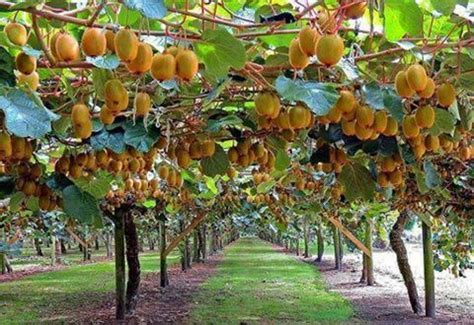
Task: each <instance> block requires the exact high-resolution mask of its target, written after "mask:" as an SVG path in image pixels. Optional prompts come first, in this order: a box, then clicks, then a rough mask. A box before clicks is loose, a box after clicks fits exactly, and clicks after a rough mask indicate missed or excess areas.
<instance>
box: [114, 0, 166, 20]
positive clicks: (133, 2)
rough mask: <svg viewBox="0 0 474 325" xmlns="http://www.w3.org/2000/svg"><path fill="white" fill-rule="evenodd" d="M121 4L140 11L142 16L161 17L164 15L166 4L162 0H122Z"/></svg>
mask: <svg viewBox="0 0 474 325" xmlns="http://www.w3.org/2000/svg"><path fill="white" fill-rule="evenodd" d="M123 4H124V5H125V6H127V7H129V8H130V9H134V10H138V11H140V12H141V13H142V14H143V16H145V17H147V18H152V19H161V18H163V17H164V16H166V12H167V10H166V6H165V3H164V1H163V0H124V1H123Z"/></svg>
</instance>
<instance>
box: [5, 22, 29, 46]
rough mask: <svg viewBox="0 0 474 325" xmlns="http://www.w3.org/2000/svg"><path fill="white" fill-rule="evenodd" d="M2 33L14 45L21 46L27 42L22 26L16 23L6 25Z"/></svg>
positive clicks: (24, 29)
mask: <svg viewBox="0 0 474 325" xmlns="http://www.w3.org/2000/svg"><path fill="white" fill-rule="evenodd" d="M3 31H4V32H5V34H6V35H7V38H8V40H9V41H10V42H12V43H13V44H15V45H18V46H23V45H25V44H26V42H27V41H28V33H27V31H26V28H25V26H23V25H22V24H19V23H16V22H12V23H8V24H7V25H6V26H5V28H4V29H3Z"/></svg>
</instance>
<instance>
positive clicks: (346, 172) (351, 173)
mask: <svg viewBox="0 0 474 325" xmlns="http://www.w3.org/2000/svg"><path fill="white" fill-rule="evenodd" d="M338 180H339V181H340V182H341V184H342V186H343V187H344V195H345V196H346V198H347V199H348V200H349V201H354V200H356V199H358V198H361V199H364V200H370V199H372V197H373V195H374V192H375V182H374V180H373V179H372V176H371V174H370V171H369V170H368V169H367V168H365V167H364V166H363V165H361V164H360V163H353V164H346V165H345V166H344V167H343V168H342V171H341V173H340V174H339V177H338Z"/></svg>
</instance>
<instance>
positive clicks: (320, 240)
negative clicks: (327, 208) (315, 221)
mask: <svg viewBox="0 0 474 325" xmlns="http://www.w3.org/2000/svg"><path fill="white" fill-rule="evenodd" d="M316 237H317V239H318V257H317V258H316V262H321V261H322V259H323V255H324V234H323V225H322V224H319V225H318V228H317V229H316Z"/></svg>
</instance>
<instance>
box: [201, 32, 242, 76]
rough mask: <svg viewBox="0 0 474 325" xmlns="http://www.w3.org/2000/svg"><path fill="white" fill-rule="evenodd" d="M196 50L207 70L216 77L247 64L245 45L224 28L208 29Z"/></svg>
mask: <svg viewBox="0 0 474 325" xmlns="http://www.w3.org/2000/svg"><path fill="white" fill-rule="evenodd" d="M195 50H196V53H197V55H198V57H199V58H201V60H202V61H203V62H204V64H205V65H206V70H207V72H208V73H209V74H210V75H212V76H215V77H224V76H226V75H227V73H228V72H229V69H230V68H231V67H232V68H235V69H242V68H243V67H244V65H245V61H246V54H245V48H244V45H243V44H242V42H241V41H239V40H238V39H236V38H235V37H234V36H233V35H232V34H230V33H229V32H228V31H226V30H224V29H216V30H211V29H208V30H206V31H205V32H204V33H203V34H202V38H201V40H200V41H199V42H197V43H196V45H195Z"/></svg>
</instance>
